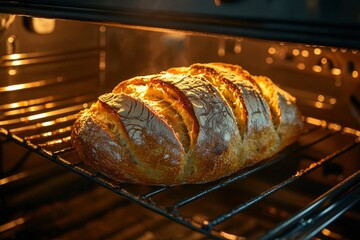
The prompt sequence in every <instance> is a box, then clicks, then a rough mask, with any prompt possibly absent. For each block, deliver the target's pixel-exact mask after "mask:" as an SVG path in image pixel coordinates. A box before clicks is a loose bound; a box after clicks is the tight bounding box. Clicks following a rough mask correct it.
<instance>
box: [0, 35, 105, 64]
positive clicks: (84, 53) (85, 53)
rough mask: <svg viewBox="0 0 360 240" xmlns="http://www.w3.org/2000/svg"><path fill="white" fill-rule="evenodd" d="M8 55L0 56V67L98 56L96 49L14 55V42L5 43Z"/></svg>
mask: <svg viewBox="0 0 360 240" xmlns="http://www.w3.org/2000/svg"><path fill="white" fill-rule="evenodd" d="M7 45H8V46H7V49H8V50H7V53H8V55H5V56H1V58H0V67H13V66H23V65H29V64H39V63H49V62H57V61H66V60H73V59H79V58H89V57H96V56H98V54H99V51H98V49H84V50H79V51H73V52H64V51H48V52H34V53H16V54H15V53H14V51H15V50H14V49H15V41H14V42H13V43H11V44H10V43H9V42H8V43H7Z"/></svg>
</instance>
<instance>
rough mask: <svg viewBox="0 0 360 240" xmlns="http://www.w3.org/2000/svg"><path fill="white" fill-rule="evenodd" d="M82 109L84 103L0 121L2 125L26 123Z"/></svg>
mask: <svg viewBox="0 0 360 240" xmlns="http://www.w3.org/2000/svg"><path fill="white" fill-rule="evenodd" d="M81 109H83V105H82V104H80V105H75V106H71V107H67V108H62V109H58V110H54V111H49V112H46V113H39V114H35V115H31V116H28V117H21V118H16V119H11V120H4V121H0V125H1V126H4V125H11V124H17V123H22V122H23V123H25V122H29V121H34V120H38V119H42V118H47V117H53V116H56V115H62V114H66V113H70V112H75V111H80V110H81Z"/></svg>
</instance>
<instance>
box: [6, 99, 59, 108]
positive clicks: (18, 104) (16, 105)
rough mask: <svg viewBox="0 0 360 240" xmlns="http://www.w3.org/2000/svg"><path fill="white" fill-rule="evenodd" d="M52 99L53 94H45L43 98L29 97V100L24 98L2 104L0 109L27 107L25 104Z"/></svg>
mask: <svg viewBox="0 0 360 240" xmlns="http://www.w3.org/2000/svg"><path fill="white" fill-rule="evenodd" d="M54 99H55V96H47V97H43V98H37V99H31V100H26V101H19V102H14V103H8V104H3V105H0V110H3V109H15V108H19V107H27V106H31V105H36V104H41V103H44V102H48V101H52V100H54Z"/></svg>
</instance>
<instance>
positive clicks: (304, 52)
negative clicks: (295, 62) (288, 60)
mask: <svg viewBox="0 0 360 240" xmlns="http://www.w3.org/2000/svg"><path fill="white" fill-rule="evenodd" d="M301 56H303V57H308V56H309V51H308V50H302V51H301Z"/></svg>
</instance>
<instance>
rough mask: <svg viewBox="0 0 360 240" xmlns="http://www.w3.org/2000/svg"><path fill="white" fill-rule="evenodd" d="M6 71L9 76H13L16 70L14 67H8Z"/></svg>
mask: <svg viewBox="0 0 360 240" xmlns="http://www.w3.org/2000/svg"><path fill="white" fill-rule="evenodd" d="M8 73H9V75H10V76H14V75H16V73H17V72H16V70H15V69H9V71H8Z"/></svg>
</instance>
